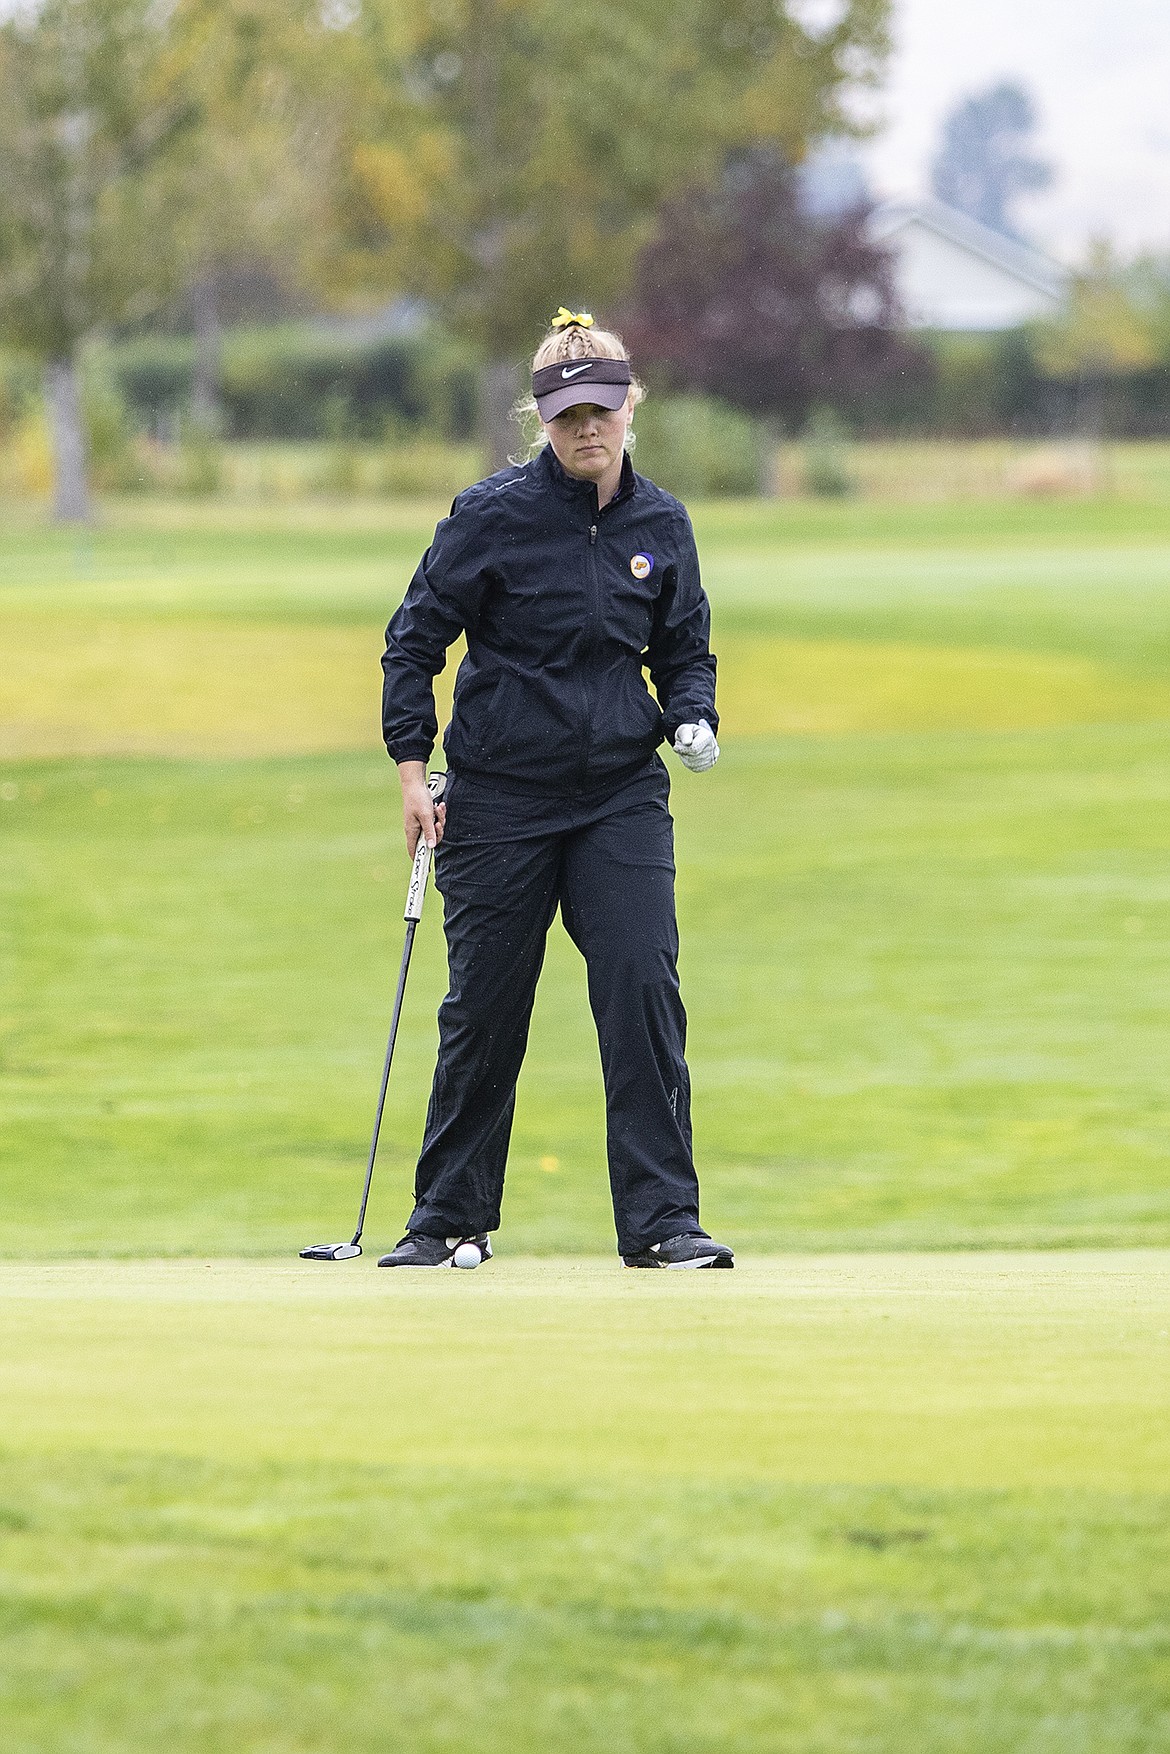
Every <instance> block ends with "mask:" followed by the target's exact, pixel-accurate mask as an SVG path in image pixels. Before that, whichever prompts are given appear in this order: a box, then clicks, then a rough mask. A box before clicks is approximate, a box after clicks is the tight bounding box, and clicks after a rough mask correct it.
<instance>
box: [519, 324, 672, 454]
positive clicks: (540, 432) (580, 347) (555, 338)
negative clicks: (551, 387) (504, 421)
mask: <svg viewBox="0 0 1170 1754" xmlns="http://www.w3.org/2000/svg"><path fill="white" fill-rule="evenodd" d="M629 357H630V356H629V354H628V353H627V352H626V344H625V342H624V341H623V340H622V338H621V336H620V335H617V334H615V333H614V331H613V330H612V329H598V328H596V327H593V328H590V329H583V328H582V327H581V326H580V324H578V323H572V324H570V325H569V326H568V327H567V328H561V329H550V330H549V331H548V334H547V335H546V336H545V338H544V340H543V341H542V342H541V344H540V346H539V347H538V348H537V350H536V352H535V353H534V354H533V356H532V370H533V371H534V372H538V371H540V370H541V368H542V367H544V366H546V365H558V364H559V363H560V361H561V360H562V359H590V358H592V359H629ZM645 395H646V390H645V386H644V385H643V384H641V383H640V382H639V381H638V379H637V378H634V379H633V380H632V381H631V383H630V393H629V395H628V396H627V398H626V407H627V408H628V409H629V410H630V412H631V414H632V413H633V411H634V409H635V408H636V407H637V406H638V403H639V402H641V401H643V400H644V399H645ZM512 417H513V419H514V420H516V421H517V422H518V423H519V426H520V430H521V432H522V433H523V435H524V440H525V447H524V448H525V455H524V456H522V457H513V458H511V459H510V460H511V461H512V462H513V463H530V462H531V461H532V459H533V457H535V456H536V454H537V452H538V451H540V450H543V448H544V446H545V445H546V444H547V443H548V437H547V435H546V433H545V430H544V427H543V426H542V425H541V422H540V413H539V410H538V409H537V406H536V399H535V397H534V396H533V395H532V393H531V391H529V393H528V394H527V395H526V396H521V398H520V400H519V401H518V402H517V404H516V406H515V407H514V408H513V410H512ZM633 448H634V435H633V433H632V432H628V433H627V435H626V449H627V450H628V451H632V450H633Z"/></svg>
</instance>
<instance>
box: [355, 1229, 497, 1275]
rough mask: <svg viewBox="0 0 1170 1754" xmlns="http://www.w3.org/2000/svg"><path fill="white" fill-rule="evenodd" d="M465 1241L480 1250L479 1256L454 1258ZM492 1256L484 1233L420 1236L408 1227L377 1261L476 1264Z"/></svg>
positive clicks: (398, 1264)
mask: <svg viewBox="0 0 1170 1754" xmlns="http://www.w3.org/2000/svg"><path fill="white" fill-rule="evenodd" d="M464 1244H467V1245H468V1246H469V1248H470V1247H475V1248H477V1249H478V1250H479V1260H478V1261H472V1260H470V1259H468V1260H467V1261H466V1262H464V1261H456V1259H455V1256H456V1254H457V1253H458V1251H459V1250H460V1249H461V1248H462V1247H463V1246H464ZM491 1258H492V1245H491V1243H490V1241H489V1240H488V1238H487V1237H486V1236H422V1235H420V1234H419V1232H418V1231H416V1230H408V1231H407V1233H406V1235H405V1236H404V1237H403V1238H402V1241H401V1242H396V1243H395V1244H394V1247H393V1248H392V1249H391V1250H390V1253H389V1254H388V1255H383V1256H382V1258H381V1260H380V1261H379V1262H378V1265H379V1266H380V1267H456V1266H459V1267H462V1266H464V1265H466V1266H469V1267H470V1266H475V1267H478V1266H479V1265H480V1264H481V1263H482V1262H483V1261H490V1260H491Z"/></svg>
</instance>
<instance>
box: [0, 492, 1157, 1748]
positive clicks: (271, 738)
mask: <svg viewBox="0 0 1170 1754" xmlns="http://www.w3.org/2000/svg"><path fill="white" fill-rule="evenodd" d="M438 509H439V508H410V507H405V508H386V507H370V508H361V507H353V508H340V509H338V508H329V507H318V508H312V507H309V508H294V509H291V510H289V511H288V512H287V513H283V512H278V511H276V510H273V511H270V512H266V513H265V514H263V516H261V515H260V514H257V513H254V512H244V511H237V510H221V509H219V508H208V509H207V510H201V509H198V508H192V507H188V508H181V507H180V508H176V507H165V506H158V507H155V506H148V505H143V506H141V507H138V508H134V509H133V510H132V511H121V512H119V513H117V514H115V515H112V516H111V519H110V521H109V522H108V524H107V525H106V526H105V527H104V528H103V529H102V530H101V531H99V532H98V533H97V534H96V535H95V536H93V537H92V538H85V539H81V540H77V539H75V538H73V537H64V536H60V535H53V534H49V533H46V532H44V531H42V530H40V529H38V528H36V527H34V525H33V524H32V522H31V521H29V520H28V519H25V520H24V521H21V520H20V519H19V518H16V517H12V518H11V519H9V520H8V521H7V522H6V523H5V524H4V526H3V528H2V529H0V650H2V653H3V660H2V662H0V1125H2V1128H3V1133H2V1142H0V1143H2V1148H0V1394H2V1397H3V1398H2V1402H0V1404H2V1405H3V1406H4V1408H5V1415H4V1420H3V1426H2V1428H0V1647H2V1652H3V1654H2V1656H0V1724H2V1725H3V1731H2V1732H0V1746H6V1745H7V1743H6V1741H5V1738H7V1742H8V1743H10V1744H11V1746H12V1747H13V1749H14V1750H19V1754H65V1751H68V1754H114V1751H117V1754H122V1751H123V1750H135V1751H137V1750H139V1749H148V1748H149V1749H153V1748H156V1747H168V1748H172V1749H174V1750H175V1751H176V1754H188V1751H191V1754H213V1751H214V1754H228V1751H229V1750H230V1751H232V1754H236V1751H246V1754H342V1751H343V1750H350V1749H354V1750H358V1751H364V1750H367V1749H368V1750H371V1751H372V1750H375V1749H377V1750H382V1749H389V1750H394V1751H395V1754H397V1751H398V1750H402V1754H416V1751H418V1754H430V1751H432V1750H434V1751H438V1750H443V1751H444V1754H445V1751H446V1750H455V1749H460V1750H464V1749H474V1750H485V1751H487V1754H512V1751H515V1754H530V1751H531V1754H536V1751H537V1750H541V1751H543V1750H546V1749H555V1750H560V1749H566V1750H568V1749H572V1750H575V1751H576V1750H579V1751H581V1754H602V1751H605V1754H610V1751H616V1754H627V1751H628V1754H692V1751H696V1754H707V1751H708V1750H710V1751H711V1754H715V1751H716V1750H717V1751H719V1754H730V1751H733V1750H734V1751H735V1754H749V1751H750V1754H773V1751H777V1750H778V1751H781V1754H903V1751H906V1750H910V1751H913V1754H1017V1751H1019V1754H1050V1751H1051V1754H1058V1751H1059V1754H1148V1751H1149V1750H1159V1749H1163V1748H1165V1749H1170V1706H1168V1703H1167V1702H1168V1700H1170V1567H1168V1561H1170V1493H1168V1492H1167V1487H1166V1483H1167V1479H1168V1478H1170V1426H1168V1424H1167V1416H1168V1413H1170V1407H1168V1405H1167V1402H1168V1400H1170V1389H1168V1385H1170V1338H1168V1335H1170V1264H1168V1263H1170V1253H1168V1252H1166V1251H1167V1244H1168V1243H1170V1175H1168V1174H1167V1160H1168V1155H1170V1153H1168V1144H1170V1129H1168V1121H1170V1077H1168V1074H1167V1063H1168V1062H1167V1044H1168V1042H1170V979H1168V976H1170V931H1168V927H1170V857H1168V855H1170V809H1168V807H1170V509H1162V508H1159V507H1156V506H1150V505H1126V504H1122V503H1117V504H1112V505H1110V504H1104V505H1091V504H1083V505H1070V506H1062V505H1040V506H1027V505H1018V504H1017V505H988V506H976V505H969V506H965V507H954V508H941V509H940V508H932V507H924V508H900V509H899V508H888V509H887V508H882V507H869V506H866V505H844V506H838V505H834V506H795V505H794V506H786V505H781V506H767V505H760V506H749V507H743V506H720V507H712V508H707V509H705V510H701V511H700V512H699V514H698V515H697V520H696V521H697V524H698V529H699V536H700V544H701V549H702V553H703V556H704V561H705V569H706V576H707V579H708V582H709V587H710V591H711V596H712V601H713V607H714V615H715V622H716V641H715V643H716V647H717V649H718V651H719V653H720V665H721V667H720V678H721V686H720V704H721V709H722V712H723V715H724V722H723V726H722V728H721V732H720V739H721V742H722V744H723V747H724V755H723V758H722V760H721V761H720V764H719V767H718V769H717V770H716V772H715V773H714V774H712V775H708V776H703V777H694V776H688V775H686V774H685V773H681V772H676V773H675V777H674V807H675V814H676V818H677V821H678V863H679V906H680V916H681V925H682V933H683V945H684V950H683V981H684V993H685V996H686V999H687V1003H688V1008H689V1011H690V1018H691V1042H690V1061H691V1068H692V1076H693V1082H694V1087H695V1129H696V1144H697V1151H698V1156H699V1160H700V1165H701V1169H702V1174H703V1186H704V1197H705V1215H706V1218H707V1222H708V1225H709V1227H710V1228H711V1229H712V1230H714V1231H715V1232H716V1233H717V1234H719V1235H721V1236H726V1237H727V1239H728V1240H729V1241H731V1242H732V1243H734V1245H735V1246H736V1248H737V1250H738V1251H739V1254H740V1266H739V1268H738V1270H737V1272H736V1273H735V1274H720V1275H710V1276H708V1275H698V1276H695V1275H691V1274H676V1275H675V1277H674V1278H673V1279H671V1278H670V1277H669V1276H663V1275H634V1274H623V1273H622V1272H621V1271H620V1270H619V1269H618V1267H617V1264H616V1261H615V1259H614V1257H613V1255H612V1253H611V1252H610V1253H607V1251H611V1250H612V1231H611V1226H610V1221H609V1215H608V1210H607V1195H606V1187H605V1176H604V1157H603V1138H602V1124H601V1123H602V1116H601V1104H600V1092H599V1078H598V1071H597V1053H596V1044H595V1042H594V1040H593V1037H592V1025H591V1022H590V1019H589V1016H588V1010H587V1005H586V1000H585V991H584V980H583V977H582V971H581V969H580V967H579V965H578V962H577V959H576V956H575V953H574V952H573V951H572V949H571V947H570V946H569V945H568V943H567V941H566V940H565V938H564V936H563V934H562V933H561V931H560V929H559V927H557V928H555V929H554V933H553V937H552V941H551V944H550V954H549V959H548V965H547V969H546V973H545V977H544V982H543V985H542V990H541V995H540V999H539V1001H538V1006H537V1014H536V1018H535V1020H534V1028H533V1040H532V1048H531V1052H530V1058H529V1064H528V1066H527V1068H526V1071H525V1074H524V1079H523V1081H522V1086H521V1091H520V1099H519V1104H518V1110H517V1121H516V1129H515V1135H514V1145H513V1152H512V1159H511V1164H510V1172H509V1188H508V1194H507V1201H506V1208H505V1227H504V1230H503V1232H502V1234H501V1238H500V1240H499V1250H500V1252H499V1258H498V1259H497V1260H496V1261H495V1262H493V1263H492V1264H491V1265H490V1266H489V1267H488V1268H486V1269H484V1270H483V1271H481V1272H479V1273H476V1274H458V1273H451V1274H437V1275H423V1276H418V1277H411V1278H409V1279H407V1280H406V1281H405V1282H403V1281H402V1280H400V1279H397V1278H393V1277H391V1276H389V1275H386V1274H380V1273H378V1271H377V1269H376V1268H375V1267H374V1265H373V1262H372V1260H371V1258H370V1256H368V1255H367V1256H366V1257H365V1258H364V1259H363V1260H361V1261H359V1262H356V1263H353V1264H351V1265H346V1266H336V1267H329V1266H312V1265H309V1264H303V1263H300V1262H298V1261H297V1260H296V1258H295V1251H296V1249H297V1248H298V1247H299V1246H300V1245H301V1244H303V1243H305V1242H309V1241H317V1240H324V1239H325V1238H335V1237H340V1236H341V1235H343V1234H345V1233H347V1226H348V1225H349V1224H350V1223H351V1222H352V1213H353V1209H354V1207H355V1205H356V1198H357V1194H358V1191H359V1188H360V1181H361V1173H362V1168H363V1166H364V1153H365V1147H366V1143H367V1139H368V1127H369V1123H370V1119H371V1113H372V1106H373V1100H374V1096H375V1094H376V1083H377V1075H378V1069H379V1066H380V1063H381V1056H382V1052H383V1049H384V1031H385V1027H386V1022H387V1018H388V1012H389V1004H390V998H391V995H392V990H393V981H394V976H395V973H396V969H397V962H398V956H399V952H400V948H401V905H402V895H403V892H404V888H405V880H406V875H407V870H406V864H405V857H404V854H403V852H402V849H401V844H400V830H399V827H398V813H397V805H396V801H395V795H394V788H393V784H392V781H393V776H392V773H391V772H390V770H389V768H388V766H387V763H386V761H385V757H384V755H383V754H382V753H381V752H380V749H379V744H378V728H377V683H378V668H377V660H378V654H379V651H380V646H381V628H382V625H383V624H384V622H385V619H386V616H387V614H388V613H389V611H390V610H391V609H392V608H393V606H394V604H395V603H396V602H397V601H398V599H399V597H400V595H401V592H402V589H403V587H404V584H405V581H406V579H407V577H408V576H409V572H410V569H411V567H412V566H413V563H414V560H415V559H416V558H417V554H418V552H419V550H420V549H421V547H422V546H423V545H424V544H425V542H426V540H427V536H428V533H429V523H430V522H431V521H433V516H434V515H435V513H436V512H437V510H438ZM442 990H443V968H442V941H441V930H440V920H439V910H438V907H437V905H435V898H432V905H431V907H430V908H429V910H428V914H427V917H426V918H425V919H424V922H423V927H422V930H421V932H420V935H419V942H418V947H417V950H416V961H415V968H414V973H413V974H412V984H411V988H410V991H409V993H408V998H407V1008H406V1017H405V1021H404V1028H403V1034H402V1036H401V1038H400V1045H399V1051H398V1056H397V1058H396V1070H395V1079H394V1082H393V1084H392V1088H391V1098H390V1102H389V1105H388V1109H387V1121H386V1129H385V1134H384V1140H385V1143H384V1150H383V1154H382V1158H381V1161H380V1169H379V1181H378V1184H377V1186H376V1188H375V1194H374V1201H373V1208H372V1219H371V1225H370V1233H369V1238H368V1240H369V1241H370V1243H371V1245H372V1247H373V1251H374V1252H375V1253H376V1252H377V1250H378V1248H379V1247H381V1246H385V1245H386V1244H388V1243H390V1242H392V1241H393V1240H394V1239H395V1237H396V1236H397V1235H398V1234H399V1231H400V1227H401V1223H402V1219H403V1218H404V1216H405V1213H406V1210H407V1207H408V1190H409V1182H410V1173H411V1165H412V1161H413V1155H414V1152H415V1149H416V1147H417V1142H418V1137H419V1133H420V1130H421V1124H422V1115H423V1109H424V1107H425V1102H426V1095H427V1087H428V1083H429V1077H430V1071H431V1067H432V1065H433V1056H434V1046H435V1029H434V1015H435V1009H436V1006H437V1003H438V1000H439V998H440V997H441V994H442Z"/></svg>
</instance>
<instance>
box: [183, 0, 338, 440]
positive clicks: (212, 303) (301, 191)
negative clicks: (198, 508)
mask: <svg viewBox="0 0 1170 1754" xmlns="http://www.w3.org/2000/svg"><path fill="white" fill-rule="evenodd" d="M335 10H336V9H334V11H329V10H327V9H324V8H322V7H321V6H319V5H318V4H317V3H316V0H177V4H176V6H175V10H174V14H173V28H174V30H175V32H176V36H177V38H178V40H179V42H180V43H181V45H182V53H183V56H184V61H185V65H186V69H187V72H186V81H187V87H188V90H189V91H190V92H191V93H192V94H194V95H195V96H196V97H197V100H198V104H199V110H200V119H201V126H200V131H199V137H198V141H197V142H196V143H195V149H194V150H192V151H190V152H188V153H186V154H184V155H183V157H182V158H181V159H179V160H177V161H176V162H174V163H173V164H172V166H171V169H170V179H171V197H170V203H169V205H170V209H171V211H172V213H173V214H175V215H176V219H177V228H176V247H177V250H178V255H179V258H180V263H181V266H180V277H181V280H182V284H183V286H184V288H185V293H186V302H187V305H188V308H189V310H190V314H191V317H192V321H193V328H194V333H195V373H194V380H193V384H192V395H191V414H192V418H193V420H194V422H195V424H196V425H197V426H198V427H200V428H202V429H204V430H215V429H216V428H217V427H218V424H219V418H220V410H219V402H220V385H221V378H222V364H221V354H222V325H221V320H220V301H221V289H222V288H223V286H224V284H225V283H228V284H230V282H231V281H232V279H233V277H234V276H236V275H238V271H239V270H240V268H241V267H243V266H244V265H252V266H254V265H255V264H256V263H257V262H265V261H268V262H272V263H276V264H279V269H280V275H281V278H282V280H283V281H284V283H285V284H286V285H289V284H294V285H296V284H303V283H306V282H313V283H314V289H315V290H325V292H326V296H328V283H329V274H328V271H327V268H326V266H325V265H326V264H327V262H328V260H329V240H330V237H331V200H332V179H333V176H334V170H335V156H336V152H337V143H338V135H339V129H338V120H337V119H338V117H339V115H340V114H342V113H343V111H344V109H345V107H346V103H347V101H348V91H349V89H350V87H351V86H352V84H353V83H354V82H355V80H357V79H359V78H360V77H361V69H360V68H359V67H358V66H356V65H355V56H354V47H353V44H352V41H350V40H348V39H347V34H346V33H347V30H348V26H349V24H350V23H352V20H351V19H350V18H349V17H348V15H338V16H337V17H336V23H334V22H333V20H334V17H335Z"/></svg>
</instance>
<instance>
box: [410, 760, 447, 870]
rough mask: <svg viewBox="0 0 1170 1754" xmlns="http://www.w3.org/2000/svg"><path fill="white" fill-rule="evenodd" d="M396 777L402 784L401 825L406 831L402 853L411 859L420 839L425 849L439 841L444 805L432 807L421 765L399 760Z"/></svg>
mask: <svg viewBox="0 0 1170 1754" xmlns="http://www.w3.org/2000/svg"><path fill="white" fill-rule="evenodd" d="M398 777H399V778H400V779H401V781H402V826H403V828H404V829H405V830H406V850H407V852H408V853H409V854H410V856H411V858H412V859H413V858H414V855H415V853H416V852H417V851H418V843H419V837H420V836H421V837H422V839H423V840H425V841H426V843H427V845H428V846H429V847H436V846H438V844H439V842H440V841H441V840H442V838H443V824H444V822H445V821H446V820H447V806H446V805H445V804H439V805H437V806H436V804H435V802H434V799H433V798H432V797H431V794H430V792H429V791H428V790H427V770H426V765H425V763H424V762H421V761H400V762H399V764H398Z"/></svg>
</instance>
